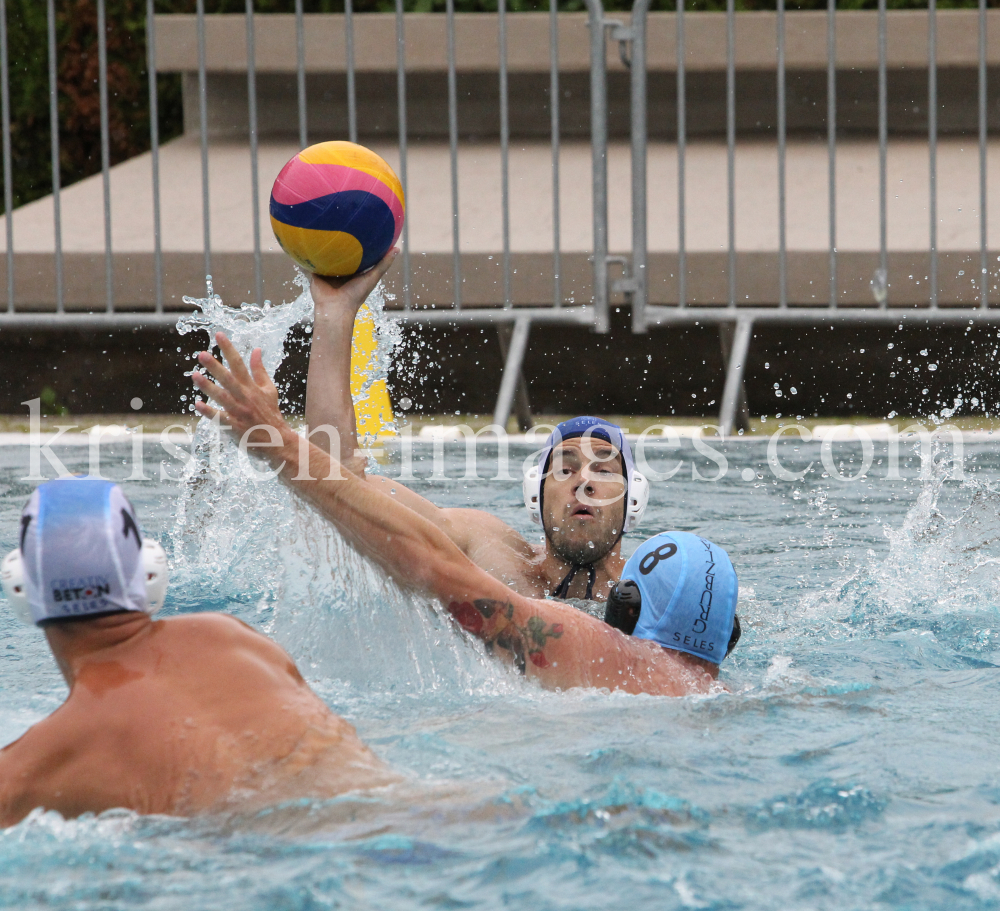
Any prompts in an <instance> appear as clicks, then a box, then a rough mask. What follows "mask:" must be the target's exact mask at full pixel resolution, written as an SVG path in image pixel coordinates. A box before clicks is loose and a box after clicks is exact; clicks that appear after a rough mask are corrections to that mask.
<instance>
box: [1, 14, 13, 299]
mask: <svg viewBox="0 0 1000 911" xmlns="http://www.w3.org/2000/svg"><path fill="white" fill-rule="evenodd" d="M0 121H2V123H0V126H2V129H3V209H4V219H5V221H6V222H7V312H8V313H13V312H14V186H13V184H14V175H13V167H12V166H11V150H10V61H9V59H8V57H7V0H0Z"/></svg>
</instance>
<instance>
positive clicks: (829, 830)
mask: <svg viewBox="0 0 1000 911" xmlns="http://www.w3.org/2000/svg"><path fill="white" fill-rule="evenodd" d="M782 445H783V447H784V446H786V444H782ZM852 445H853V444H846V443H845V444H840V447H839V448H838V454H841V455H846V454H848V453H850V452H851V451H852V448H851V447H852ZM725 449H726V453H727V455H728V457H729V459H730V464H731V470H730V471H729V472H728V473H727V474H726V476H725V477H724V478H723V479H722V480H720V481H718V482H714V483H713V482H706V481H695V480H692V479H691V477H690V471H689V470H688V469H686V470H684V471H681V472H678V474H677V475H676V476H675V477H674V478H673V479H672V480H670V481H668V482H663V483H660V484H656V485H654V487H653V496H652V500H651V505H650V509H649V511H648V513H647V517H646V520H645V521H644V523H643V526H642V528H641V530H640V532H638V533H633V534H632V535H630V538H632V539H636V538H641V537H642V536H645V535H647V534H650V533H652V532H654V531H658V530H662V529H666V528H681V529H689V530H696V531H699V532H700V533H702V534H704V535H705V536H707V537H710V538H712V539H714V540H716V541H718V542H720V543H722V544H723V545H725V546H726V547H727V548H728V549H729V551H730V553H731V555H732V557H733V562H734V564H735V565H736V567H737V570H738V572H739V573H740V577H741V588H742V591H741V607H740V613H741V616H742V617H743V619H744V638H743V640H742V642H741V643H740V646H739V648H738V650H737V652H736V653H735V654H734V656H733V658H732V659H731V660H730V661H729V662H727V665H726V670H725V672H724V675H723V676H724V679H725V681H726V683H727V684H728V686H729V687H730V688H731V689H732V690H733V693H732V694H731V695H725V696H717V697H712V698H687V699H665V698H653V697H645V696H625V695H620V694H611V695H609V694H606V693H600V692H595V691H573V692H568V693H552V692H543V691H541V690H538V689H536V688H535V687H533V686H531V685H529V684H527V683H525V681H524V680H523V679H520V678H517V677H514V676H512V675H510V674H507V673H506V672H504V671H502V670H500V669H498V668H497V667H496V666H495V665H494V664H492V663H491V662H489V661H488V660H487V659H484V657H483V656H482V653H481V651H480V650H479V648H478V647H477V646H476V645H475V644H473V643H470V642H468V641H466V640H465V639H464V638H463V637H462V636H461V635H460V634H459V633H457V632H456V631H455V630H454V629H453V628H452V627H451V625H450V623H449V622H447V621H444V620H442V619H441V618H440V617H438V616H436V615H435V614H433V613H432V612H431V611H430V610H429V608H428V607H427V606H426V605H422V604H419V603H414V602H413V601H412V600H411V599H408V598H404V597H401V596H400V595H399V594H398V593H397V592H395V591H393V590H391V589H390V588H389V587H388V586H386V585H384V584H383V583H382V582H381V580H380V579H379V577H378V576H377V574H376V573H374V571H372V570H371V569H369V568H367V567H366V566H365V565H364V564H362V562H361V561H360V560H359V559H358V558H357V557H355V556H353V555H352V554H351V553H350V551H348V550H347V549H346V548H345V546H344V545H343V544H342V543H341V542H339V541H338V539H337V538H336V537H335V536H334V535H333V533H332V532H330V531H329V529H328V528H326V526H325V525H324V524H323V523H321V522H319V521H318V520H316V519H315V517H313V516H311V514H310V513H309V512H308V510H307V509H305V508H304V507H302V506H301V505H299V504H297V503H295V502H294V501H293V500H292V499H291V497H290V495H289V494H288V493H287V492H286V491H284V490H283V489H282V488H280V487H279V486H278V485H277V484H275V482H273V481H269V482H261V483H260V484H258V485H256V487H255V488H254V490H255V494H254V496H253V497H250V496H249V495H248V493H249V492H248V491H242V492H240V491H234V490H232V488H231V487H230V488H229V489H228V490H227V489H226V485H225V484H224V483H220V482H217V481H214V480H213V479H212V478H211V477H208V476H204V477H202V478H201V480H200V481H199V482H198V495H197V497H195V498H188V497H185V496H182V495H180V494H179V489H178V485H176V484H172V483H161V482H159V481H153V480H150V481H125V487H126V490H127V492H128V494H129V495H130V496H131V497H132V498H133V500H134V502H135V504H136V506H137V509H138V510H139V513H140V516H141V517H142V518H143V520H144V524H145V527H146V531H147V533H150V534H153V535H156V536H158V537H160V538H161V540H163V541H164V543H166V544H167V545H168V547H169V549H170V550H171V552H172V559H173V573H174V582H173V585H172V589H171V593H170V595H169V596H168V603H167V612H168V613H172V612H177V611H188V610H197V609H223V610H229V611H232V612H233V613H235V614H236V615H237V616H239V617H241V618H243V619H244V620H246V621H247V622H249V623H252V624H254V625H256V626H258V627H259V628H262V629H265V630H267V631H268V632H270V633H272V634H273V635H275V636H276V637H277V638H278V639H279V640H280V641H281V642H282V643H283V644H284V645H285V646H286V647H287V648H289V650H290V651H291V652H292V654H293V655H294V657H295V658H296V660H297V661H298V662H299V664H300V667H301V668H302V669H303V671H304V673H305V674H306V675H307V676H308V677H309V679H310V682H311V683H312V684H313V685H314V686H315V687H316V688H317V690H318V691H319V692H320V693H321V694H322V695H323V697H324V698H325V699H326V700H327V702H328V703H329V704H330V705H331V707H332V708H333V709H334V710H336V711H338V712H340V713H342V714H343V715H345V716H346V717H347V718H348V719H350V720H351V721H352V722H353V723H355V724H356V725H357V727H358V729H359V731H360V733H361V735H362V736H363V737H364V739H365V740H366V741H368V742H369V743H370V744H371V745H372V746H373V747H374V748H375V749H376V751H377V752H378V753H379V754H380V755H382V756H383V757H385V758H386V759H388V760H389V761H390V762H392V763H393V764H394V765H396V766H397V767H398V768H400V769H401V770H403V771H404V772H406V774H407V775H408V776H409V779H410V783H409V784H408V785H407V786H406V787H405V788H402V789H401V790H400V791H399V792H398V793H394V794H389V795H384V796H382V797H380V798H378V799H375V798H369V799H356V798H343V799H340V800H335V801H329V802H325V803H313V804H308V803H306V804H302V805H299V804H296V805H291V806H283V807H279V808H275V809H274V810H272V811H270V812H267V813H262V814H258V815H257V816H255V817H253V818H249V819H238V820H234V819H229V820H219V819H205V820H194V821H185V820H176V819H169V818H140V817H137V816H135V815H133V814H131V813H127V812H111V813H107V814H104V815H103V816H101V817H99V818H83V819H80V820H75V821H64V820H62V819H61V818H59V817H58V816H56V815H55V814H36V815H35V816H33V817H31V818H29V819H28V820H26V821H25V822H23V823H22V824H21V825H19V826H17V827H15V828H13V829H11V830H8V831H6V832H4V833H2V834H0V904H2V905H3V906H5V907H17V908H24V909H27V908H43V907H44V908H67V909H69V908H74V909H109V908H130V909H131V908H137V907H149V908H170V909H173V908H178V909H180V908H185V909H187V908H192V907H198V908H213V909H216V908H218V909H222V908H226V909H228V908H232V909H241V911H244V909H257V908H259V909H286V908H287V909H318V908H337V907H345V908H359V909H360V908H386V909H388V908H392V909H399V908H425V907H439V908H500V907H515V908H533V909H537V908H573V909H576V908H594V909H599V908H600V909H603V908H618V907H623V906H632V907H650V908H657V909H659V908H675V907H676V908H761V909H765V908H766V909H772V908H776V907H781V908H802V909H807V908H831V909H832V908H838V909H839V908H845V907H850V908H869V907H871V908H886V907H888V908H936V907H948V908H980V907H994V906H997V905H1000V774H998V770H997V765H998V764H997V761H996V758H995V744H996V741H997V737H996V733H995V729H996V727H997V724H998V722H1000V671H998V669H997V666H996V663H995V662H996V657H997V654H996V653H997V637H998V630H1000V613H998V610H1000V562H998V559H1000V515H998V510H1000V492H998V491H1000V453H998V452H997V450H996V447H995V446H989V445H979V446H977V445H973V446H967V447H966V463H967V475H968V480H966V481H965V482H955V481H944V480H941V478H940V477H939V478H938V479H936V480H934V479H924V480H920V479H919V478H918V477H917V473H918V468H919V466H918V465H917V464H916V462H915V461H913V460H910V461H906V462H904V466H903V470H902V471H901V474H902V475H903V478H904V479H903V480H901V481H887V480H884V474H885V468H884V466H879V465H878V457H879V456H880V454H881V451H880V449H879V448H878V446H877V447H876V464H875V466H874V467H873V471H872V473H871V477H870V479H869V480H868V481H866V482H863V483H857V484H842V483H838V482H835V481H833V480H831V479H829V478H823V477H822V474H823V472H822V469H818V470H816V471H814V472H811V473H810V474H808V475H807V476H806V477H805V478H804V479H803V480H802V481H800V482H790V481H789V482H785V481H779V480H776V479H774V478H773V477H772V476H771V475H770V474H769V473H768V472H766V471H765V464H766V449H765V445H764V444H758V443H747V442H740V443H739V444H730V445H727V446H726V447H725ZM527 451H528V450H524V452H523V453H521V452H520V451H518V452H517V453H515V454H519V455H521V456H523V455H525V454H526V453H527ZM480 452H481V454H482V455H483V456H485V459H484V470H483V471H481V474H482V475H483V476H486V475H487V474H488V472H487V471H486V470H485V468H486V467H487V466H488V459H489V447H488V446H484V445H481V446H480ZM512 452H513V450H512ZM106 453H107V457H106V459H105V464H106V465H108V466H110V467H109V468H108V469H107V470H106V474H107V475H108V476H114V477H116V478H125V477H127V476H128V474H129V473H130V471H131V467H130V462H129V459H130V456H129V451H128V449H127V447H112V448H109V449H106ZM429 453H430V447H426V448H424V449H421V448H420V447H419V446H418V449H417V455H418V457H419V456H420V455H421V454H423V455H429ZM445 453H446V459H447V461H446V472H445V473H446V474H447V475H448V476H451V477H455V476H458V475H461V473H462V470H461V466H460V464H459V462H460V461H461V460H463V459H464V450H461V449H459V448H458V447H453V446H451V445H449V446H447V447H446V449H445ZM60 454H61V455H62V456H63V459H64V461H65V463H66V464H67V467H69V468H70V469H76V470H84V469H85V468H86V464H87V462H86V459H87V454H86V451H85V450H75V449H68V448H67V449H65V450H60ZM692 454H693V453H692V451H691V450H686V451H682V452H680V453H676V452H674V453H671V452H667V451H665V450H660V451H658V452H654V453H652V454H651V455H650V465H651V466H653V467H654V468H655V467H663V465H665V464H666V460H669V461H670V463H671V464H672V463H673V462H674V461H676V458H677V457H678V455H680V456H684V457H687V458H689V459H690V458H691V456H692ZM161 455H162V454H159V453H150V457H149V460H148V461H149V464H151V465H154V466H155V465H156V463H157V460H158V459H159V458H160V457H161ZM782 458H783V460H784V461H785V462H786V463H787V464H788V465H789V466H791V467H800V466H801V467H805V465H806V464H807V463H808V462H810V461H812V462H814V463H816V464H818V462H819V447H818V446H816V445H815V444H809V445H803V444H797V443H796V444H794V445H793V444H791V443H788V444H787V448H784V449H783V450H782ZM26 460H27V450H26V449H25V448H24V447H6V448H2V449H0V547H2V548H10V547H12V546H14V543H15V528H16V521H15V520H16V516H17V514H18V511H19V510H20V507H21V505H22V503H23V501H24V499H25V498H26V496H27V494H28V492H29V487H30V485H28V484H26V483H24V482H22V481H19V480H18V479H19V478H21V477H23V476H24V475H25V474H26V470H25V469H26V464H27V462H26ZM658 460H659V461H658ZM418 464H420V463H419V458H418ZM392 467H393V466H392V464H391V463H390V464H389V465H388V466H387V469H386V470H387V471H390V472H391V471H392ZM709 467H710V466H709ZM746 468H752V469H753V470H754V477H753V479H752V480H750V481H747V480H743V477H742V471H743V469H746ZM425 473H429V471H427V472H425ZM704 473H705V474H711V473H712V472H710V471H709V470H708V467H706V468H705V469H704ZM417 474H418V476H419V475H420V474H421V472H420V471H419V470H418V471H417ZM758 475H760V477H758ZM241 483H244V482H241ZM245 483H247V484H250V483H251V482H245ZM414 483H415V486H416V487H417V488H418V489H420V490H422V491H424V492H426V493H427V494H428V495H429V496H431V497H432V498H433V499H435V500H436V501H437V502H439V503H443V504H454V505H467V504H471V505H476V506H480V507H483V508H486V509H490V510H492V511H494V512H496V513H497V514H499V515H500V516H502V517H503V518H504V519H505V520H507V521H508V522H510V523H511V524H512V525H514V526H515V527H517V528H518V529H520V530H521V531H523V532H524V533H525V534H527V535H536V534H537V533H538V530H537V527H535V526H532V525H530V523H529V521H528V518H527V515H526V514H525V512H524V509H523V506H521V504H520V485H519V484H517V483H512V482H493V481H485V480H484V481H479V482H464V481H447V480H446V481H431V480H426V479H425V480H420V481H417V482H414ZM179 520H183V522H184V524H178V523H179ZM4 552H5V551H4ZM0 637H2V640H3V641H2V644H0V656H2V657H3V660H2V661H0V687H2V692H3V699H2V702H0V739H2V740H3V741H4V742H7V741H9V740H10V739H12V738H14V737H16V736H18V734H20V733H21V732H22V731H23V730H24V729H25V728H26V727H27V726H28V725H29V724H31V723H33V722H34V721H36V720H37V719H39V718H41V717H42V716H44V715H45V714H47V713H48V712H49V711H51V710H52V709H53V708H55V707H56V706H57V705H58V704H59V702H60V701H61V699H62V696H63V692H64V689H63V685H62V681H61V678H60V677H59V676H58V673H57V671H56V669H55V667H54V665H53V662H52V660H51V658H50V657H49V654H48V651H47V649H46V647H45V644H44V641H43V638H42V637H41V636H40V635H39V634H38V633H37V632H35V631H33V630H30V629H27V628H25V627H21V626H19V625H18V624H17V623H16V621H15V620H14V619H13V617H12V616H11V615H10V614H9V612H7V611H6V610H4V611H2V613H0Z"/></svg>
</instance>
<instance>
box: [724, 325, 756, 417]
mask: <svg viewBox="0 0 1000 911" xmlns="http://www.w3.org/2000/svg"><path fill="white" fill-rule="evenodd" d="M752 334H753V320H750V319H739V320H737V321H736V333H735V335H734V337H733V346H732V349H731V351H730V354H729V363H728V364H727V365H726V385H725V387H724V388H723V390H722V407H721V408H720V409H719V436H722V437H727V436H729V435H730V434H731V433H732V432H733V423H734V422H735V420H736V407H737V404H738V402H739V395H740V389H741V388H742V386H743V370H744V367H745V366H746V362H747V351H748V350H749V348H750V336H751V335H752Z"/></svg>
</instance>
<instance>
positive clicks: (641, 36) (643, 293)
mask: <svg viewBox="0 0 1000 911" xmlns="http://www.w3.org/2000/svg"><path fill="white" fill-rule="evenodd" d="M649 4H650V0H635V5H634V6H633V7H632V54H631V58H630V60H631V63H630V66H631V73H630V76H631V89H632V97H631V115H632V124H631V127H632V281H633V285H632V293H631V300H632V331H633V332H645V331H646V301H647V299H648V296H649V291H648V285H647V282H646V254H647V246H648V243H647V236H646V229H647V220H646V144H647V138H648V137H647V135H646V134H647V129H646V14H647V13H648V12H649Z"/></svg>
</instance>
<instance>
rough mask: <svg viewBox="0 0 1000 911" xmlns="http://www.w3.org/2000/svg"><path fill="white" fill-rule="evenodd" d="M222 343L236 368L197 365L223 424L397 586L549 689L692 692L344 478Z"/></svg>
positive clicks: (637, 647) (256, 369) (606, 634)
mask: <svg viewBox="0 0 1000 911" xmlns="http://www.w3.org/2000/svg"><path fill="white" fill-rule="evenodd" d="M216 340H217V341H218V343H219V347H220V348H221V349H222V352H223V354H224V355H225V356H226V359H227V360H228V361H229V364H230V369H226V367H225V366H223V365H222V364H221V363H220V362H219V361H218V360H216V359H215V358H214V357H212V356H211V355H210V354H209V353H208V352H202V353H201V354H200V355H199V356H198V358H199V361H200V363H201V364H202V366H203V367H205V368H206V369H207V370H208V371H209V372H210V373H211V374H212V376H213V377H215V379H216V380H217V381H218V385H216V384H215V383H213V382H212V381H211V380H209V379H208V377H207V376H205V375H204V374H201V373H195V374H194V383H195V385H196V386H197V387H198V388H199V389H200V390H201V391H202V392H203V393H205V394H206V395H207V396H209V397H210V398H212V399H213V400H214V401H215V402H216V403H218V404H219V405H220V406H221V407H222V409H224V411H223V412H222V414H221V417H222V419H223V420H224V422H225V423H226V424H228V425H229V426H231V427H232V428H233V429H234V430H235V431H236V432H237V433H239V434H240V435H241V436H245V439H246V441H247V445H248V448H250V449H254V450H256V451H257V452H258V454H260V455H262V456H264V457H265V458H267V460H268V461H269V462H270V463H271V464H272V465H273V466H275V467H276V468H278V469H279V472H280V475H281V477H282V479H283V480H284V481H285V482H286V483H287V484H289V485H290V486H291V487H292V488H293V489H294V490H295V491H296V493H298V494H299V495H300V496H302V497H303V498H305V499H306V500H308V501H310V502H311V503H313V504H314V505H315V506H316V507H317V509H318V510H319V511H320V512H321V513H322V514H323V515H324V516H326V517H327V518H328V519H330V521H332V522H333V523H334V525H336V526H337V528H338V529H339V530H340V531H341V532H342V533H343V535H344V537H345V538H347V540H348V541H350V542H351V544H352V545H354V547H355V548H356V549H357V550H359V551H360V552H361V553H363V554H364V555H365V556H367V557H369V558H370V559H372V560H373V561H374V562H376V563H377V564H379V565H380V566H381V567H382V568H383V569H384V570H385V571H386V572H387V573H388V574H389V575H390V576H392V577H393V579H395V580H396V581H397V582H398V583H399V584H401V585H403V586H405V587H407V588H411V589H415V590H417V591H420V592H423V593H425V594H428V595H431V596H433V597H435V598H438V599H439V600H440V601H441V602H442V603H443V604H444V605H446V606H447V608H448V610H449V612H450V613H451V614H452V616H453V617H455V619H456V620H457V621H458V622H459V623H460V624H461V625H462V627H463V628H464V629H466V630H467V631H469V632H470V633H472V634H474V635H476V636H478V637H479V638H480V639H482V640H483V641H484V642H486V644H487V647H488V648H490V649H491V650H493V651H495V652H496V653H498V655H500V656H501V657H503V658H505V659H506V660H507V661H509V662H510V663H511V664H513V665H514V666H515V667H516V668H518V669H519V670H520V671H522V672H523V673H526V674H529V675H531V676H533V677H538V678H539V680H540V681H541V682H543V683H544V684H545V685H547V686H551V687H569V686H606V687H609V688H614V689H626V690H630V691H635V692H638V691H644V692H661V693H677V692H686V691H688V689H689V687H687V686H686V684H684V683H683V682H682V681H681V680H680V678H679V677H678V672H683V668H682V667H680V666H679V665H678V664H677V662H676V661H675V660H673V659H671V657H670V655H669V654H668V653H665V652H663V650H662V649H660V648H659V647H658V646H655V645H653V644H652V643H649V642H644V641H641V640H633V639H630V638H629V637H627V636H624V635H623V634H621V633H620V632H618V631H617V630H614V629H612V628H611V627H609V626H607V625H606V624H604V623H601V622H600V621H598V620H596V619H595V618H593V617H590V616H588V615H587V614H584V613H582V612H580V611H577V610H574V609H573V608H571V607H568V606H566V605H562V604H557V603H555V602H550V601H538V600H534V599H529V598H524V597H522V596H520V595H517V594H516V593H514V592H512V591H511V590H510V589H508V588H507V587H506V586H505V585H503V584H502V583H501V582H499V581H498V580H496V579H494V578H493V577H492V576H489V575H488V574H487V573H485V572H484V571H483V570H481V569H479V568H478V567H477V566H476V565H475V564H474V563H472V561H470V560H469V559H468V558H467V557H466V556H465V555H464V554H463V553H462V552H461V551H460V550H459V549H458V548H457V547H456V546H455V544H454V543H453V542H452V541H451V540H450V539H449V538H448V536H447V535H446V534H444V533H443V532H442V531H441V530H440V529H439V528H437V527H436V526H435V525H434V524H433V523H431V522H430V521H428V520H427V519H425V518H423V517H422V516H420V515H419V514H418V513H416V512H414V511H413V510H412V509H410V508H408V507H407V506H405V505H403V504H402V503H400V502H399V501H398V500H397V499H396V497H395V496H394V494H393V492H392V487H391V486H390V488H389V491H388V492H386V493H383V492H382V491H381V490H378V489H376V488H373V487H372V486H370V485H368V484H366V483H365V482H363V481H362V480H361V479H360V478H358V477H357V476H355V475H353V474H351V473H350V472H349V471H347V472H342V471H341V470H340V468H341V466H340V465H339V464H336V463H335V461H334V460H333V459H332V457H331V456H330V454H329V453H326V452H324V451H322V450H321V449H319V448H318V447H316V446H313V445H311V444H309V443H308V442H307V441H306V440H304V439H303V438H301V437H299V435H298V434H296V433H295V432H294V431H293V430H292V429H291V428H290V427H289V426H288V423H287V422H286V421H285V419H284V418H283V417H282V415H281V412H280V411H279V409H278V394H277V390H276V389H275V388H274V385H273V383H272V382H271V380H270V378H269V377H268V375H267V372H266V371H265V370H264V366H263V363H262V360H261V355H260V351H259V349H258V350H255V351H254V352H253V354H252V355H251V358H250V368H251V371H252V373H251V372H250V371H248V370H247V368H246V366H245V365H244V363H243V361H242V359H241V358H240V356H239V354H238V352H237V351H236V349H235V348H234V347H233V345H232V343H231V342H230V341H229V340H228V339H227V338H226V337H225V336H224V335H223V334H222V333H219V334H218V335H217V336H216ZM196 407H197V409H198V412H199V413H200V414H202V415H204V416H206V417H214V416H215V414H216V413H217V412H216V410H215V409H214V408H212V407H211V406H209V405H208V404H206V403H204V402H198V403H197V404H196ZM264 427H267V428H274V429H275V430H276V431H277V436H278V438H279V439H278V440H277V441H274V440H272V439H271V433H270V432H269V431H268V430H264V429H262V428H264ZM275 443H277V445H275ZM261 444H263V445H261ZM338 475H339V478H338ZM390 483H391V482H390Z"/></svg>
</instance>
